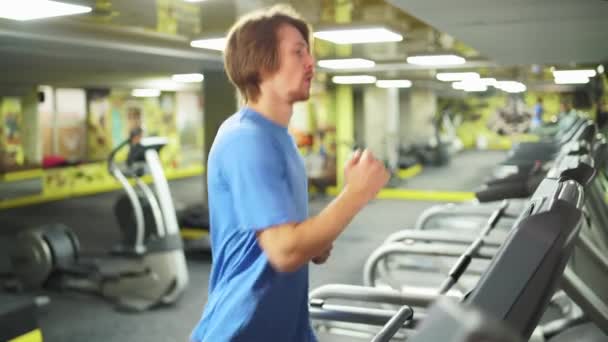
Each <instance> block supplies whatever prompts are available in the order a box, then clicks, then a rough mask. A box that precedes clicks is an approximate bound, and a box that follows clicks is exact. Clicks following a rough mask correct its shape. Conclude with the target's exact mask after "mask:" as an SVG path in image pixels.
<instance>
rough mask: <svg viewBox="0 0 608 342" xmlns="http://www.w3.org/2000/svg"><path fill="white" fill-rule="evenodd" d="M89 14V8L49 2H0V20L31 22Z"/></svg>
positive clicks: (48, 0)
mask: <svg viewBox="0 0 608 342" xmlns="http://www.w3.org/2000/svg"><path fill="white" fill-rule="evenodd" d="M88 12H91V7H87V6H80V5H72V4H66V3H62V2H57V1H50V0H14V1H8V0H3V1H0V18H6V19H13V20H20V21H23V20H32V19H40V18H50V17H59V16H64V15H73V14H81V13H88Z"/></svg>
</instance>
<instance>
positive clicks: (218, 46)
mask: <svg viewBox="0 0 608 342" xmlns="http://www.w3.org/2000/svg"><path fill="white" fill-rule="evenodd" d="M190 46H192V47H195V48H201V49H208V50H217V51H224V48H225V47H226V38H208V39H198V40H193V41H192V42H190Z"/></svg>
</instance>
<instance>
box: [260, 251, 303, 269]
mask: <svg viewBox="0 0 608 342" xmlns="http://www.w3.org/2000/svg"><path fill="white" fill-rule="evenodd" d="M268 261H269V262H270V265H271V266H272V268H273V269H274V270H275V271H277V272H280V273H292V272H296V271H297V270H299V269H300V268H301V267H302V266H304V265H305V264H306V263H308V260H307V259H306V258H304V257H303V256H301V255H299V254H298V253H297V252H296V251H290V252H283V253H276V254H274V255H268Z"/></svg>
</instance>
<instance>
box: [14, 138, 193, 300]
mask: <svg viewBox="0 0 608 342" xmlns="http://www.w3.org/2000/svg"><path fill="white" fill-rule="evenodd" d="M130 142H131V139H129V140H126V141H124V142H123V143H121V144H120V145H119V146H117V147H116V148H115V149H114V150H113V151H112V152H111V154H110V156H109V157H108V170H109V172H110V173H111V174H112V176H114V178H116V180H118V182H119V183H120V184H121V185H122V187H123V189H124V190H125V193H126V198H127V199H128V201H129V203H130V206H131V208H132V212H133V227H134V228H132V230H133V231H134V232H135V234H134V239H133V241H132V245H131V246H130V248H129V250H131V251H132V253H122V255H121V257H116V256H113V257H111V256H110V257H108V258H104V259H102V260H96V261H85V260H84V259H83V258H81V257H80V244H79V241H78V238H77V237H76V235H75V234H74V233H73V231H72V230H71V229H70V228H69V227H67V226H65V225H62V224H50V225H46V226H42V227H38V228H35V229H29V230H26V231H23V232H21V233H20V234H18V236H17V238H16V241H15V248H14V252H13V255H12V257H11V261H12V266H13V269H14V273H15V275H16V276H17V278H18V280H19V281H20V283H21V284H22V285H23V287H25V288H41V287H45V288H49V289H59V290H79V291H85V292H89V293H94V294H98V295H101V296H102V297H104V298H106V299H109V300H111V301H112V302H114V303H115V304H116V305H117V307H118V308H120V309H123V310H129V311H143V310H147V309H151V308H153V307H157V306H161V305H165V304H171V303H174V302H176V301H177V300H178V298H179V297H180V296H181V294H182V293H183V292H184V290H185V289H186V287H187V285H188V270H187V266H186V259H185V256H184V251H183V247H182V241H181V238H180V235H179V228H178V224H177V219H176V216H175V209H174V208H173V202H172V199H171V194H170V191H169V186H168V184H167V181H166V178H165V176H164V172H163V169H162V165H161V163H160V159H159V156H158V151H159V150H160V149H161V148H163V147H164V146H165V145H166V144H167V140H166V139H165V138H141V140H140V141H138V143H137V147H136V148H135V149H133V147H131V149H132V151H130V153H129V161H128V163H127V164H128V168H127V170H126V171H125V172H123V171H121V170H120V168H119V167H118V166H117V165H116V163H115V156H116V154H117V152H118V151H119V150H121V149H122V148H124V147H126V146H129V145H130ZM144 172H149V173H150V175H151V176H152V180H153V185H154V186H153V188H154V191H152V189H151V188H150V187H149V186H148V185H147V184H145V183H144V182H143V181H142V180H141V178H140V176H141V175H142V174H143V173H144ZM128 177H132V178H134V180H135V184H136V186H137V188H138V189H139V190H140V193H141V194H143V196H144V197H145V202H146V204H145V207H146V208H147V209H146V210H149V212H150V213H151V215H150V216H151V219H152V220H153V221H154V224H155V227H156V231H155V232H153V233H150V234H146V233H145V229H144V227H145V222H144V220H145V219H144V209H143V208H144V207H143V205H142V202H144V201H142V200H141V198H140V196H139V195H138V194H137V192H136V190H135V188H134V187H133V186H132V185H131V183H130V182H129V179H128ZM123 247H124V245H123ZM125 250H126V249H125Z"/></svg>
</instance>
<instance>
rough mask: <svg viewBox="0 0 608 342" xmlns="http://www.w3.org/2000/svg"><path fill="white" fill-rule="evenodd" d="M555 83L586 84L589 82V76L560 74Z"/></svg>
mask: <svg viewBox="0 0 608 342" xmlns="http://www.w3.org/2000/svg"><path fill="white" fill-rule="evenodd" d="M554 81H555V84H586V83H589V77H587V76H580V75H579V76H576V77H575V76H560V77H555V79H554Z"/></svg>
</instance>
